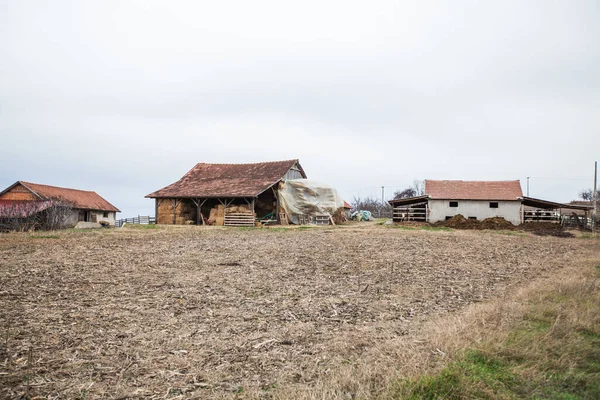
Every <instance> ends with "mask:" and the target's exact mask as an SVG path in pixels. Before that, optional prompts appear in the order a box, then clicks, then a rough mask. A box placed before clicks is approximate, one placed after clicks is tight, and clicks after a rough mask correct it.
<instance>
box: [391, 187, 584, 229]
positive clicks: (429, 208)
mask: <svg viewBox="0 0 600 400" xmlns="http://www.w3.org/2000/svg"><path fill="white" fill-rule="evenodd" d="M389 203H390V205H392V207H393V208H394V214H393V219H394V220H395V221H407V220H412V221H427V222H432V223H434V222H438V221H444V220H447V219H450V218H452V217H453V216H455V215H458V214H461V215H463V216H464V217H465V218H470V219H476V220H484V219H486V218H493V217H502V218H504V219H505V220H507V221H509V222H511V223H512V224H514V225H518V224H520V223H523V222H530V221H531V222H533V221H545V222H559V221H560V217H561V215H563V214H568V213H570V212H572V211H573V210H580V211H582V212H584V213H585V214H586V215H587V213H588V211H589V208H588V207H584V206H578V205H570V204H562V203H556V202H551V201H546V200H541V199H535V198H532V197H526V196H523V192H522V190H521V183H520V182H519V181H518V180H515V181H461V180H429V179H428V180H425V191H424V194H423V195H422V196H416V197H409V198H404V199H394V200H390V202H389Z"/></svg>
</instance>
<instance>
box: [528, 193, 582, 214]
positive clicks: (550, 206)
mask: <svg viewBox="0 0 600 400" xmlns="http://www.w3.org/2000/svg"><path fill="white" fill-rule="evenodd" d="M574 203H575V202H573V201H572V202H571V203H568V204H565V203H557V202H555V201H548V200H542V199H536V198H534V197H527V196H523V205H524V206H529V207H535V208H543V209H547V210H554V209H559V208H566V209H569V210H580V211H590V210H593V209H594V206H592V205H591V204H574Z"/></svg>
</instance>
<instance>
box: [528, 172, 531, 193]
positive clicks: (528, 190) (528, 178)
mask: <svg viewBox="0 0 600 400" xmlns="http://www.w3.org/2000/svg"><path fill="white" fill-rule="evenodd" d="M529 178H531V177H530V176H528V177H527V197H529Z"/></svg>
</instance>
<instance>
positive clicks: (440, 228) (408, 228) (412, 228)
mask: <svg viewBox="0 0 600 400" xmlns="http://www.w3.org/2000/svg"><path fill="white" fill-rule="evenodd" d="M390 227H392V228H394V229H403V230H405V231H417V230H423V231H446V232H451V231H453V230H454V229H452V228H448V227H447V226H432V225H422V226H409V225H390Z"/></svg>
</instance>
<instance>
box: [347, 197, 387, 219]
mask: <svg viewBox="0 0 600 400" xmlns="http://www.w3.org/2000/svg"><path fill="white" fill-rule="evenodd" d="M351 205H352V209H354V210H366V211H370V212H371V213H372V214H373V215H374V216H380V215H385V214H387V213H391V212H392V206H390V204H389V203H388V202H387V201H386V202H385V203H383V204H382V203H381V200H380V199H377V198H375V197H365V198H361V197H356V196H355V197H354V198H353V199H352V204H351Z"/></svg>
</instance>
